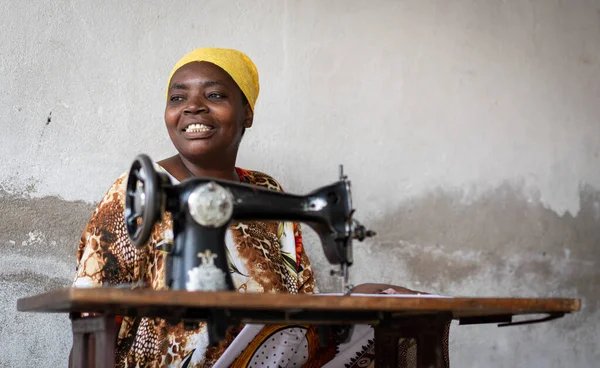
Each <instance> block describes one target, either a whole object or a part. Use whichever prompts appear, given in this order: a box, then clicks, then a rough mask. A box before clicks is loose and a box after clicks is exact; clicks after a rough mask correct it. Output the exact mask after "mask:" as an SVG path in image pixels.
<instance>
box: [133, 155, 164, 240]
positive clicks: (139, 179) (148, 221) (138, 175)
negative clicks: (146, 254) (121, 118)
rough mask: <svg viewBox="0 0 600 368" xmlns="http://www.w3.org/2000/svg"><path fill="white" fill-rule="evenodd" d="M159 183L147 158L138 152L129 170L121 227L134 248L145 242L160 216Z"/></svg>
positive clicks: (157, 176)
mask: <svg viewBox="0 0 600 368" xmlns="http://www.w3.org/2000/svg"><path fill="white" fill-rule="evenodd" d="M160 184H161V181H160V178H159V175H158V174H157V172H156V170H154V165H153V164H152V161H151V160H150V157H148V156H146V155H144V154H141V155H138V156H137V157H136V158H135V160H134V161H133V164H132V165H131V169H130V170H129V176H128V177H127V187H126V188H127V189H126V193H125V226H126V227H127V233H128V234H129V239H130V240H131V242H132V243H133V245H135V246H136V247H143V246H144V245H145V244H146V242H147V241H148V239H149V238H150V234H151V232H152V228H153V227H154V224H155V223H156V222H157V221H158V220H159V219H160V217H161V202H162V201H161V198H162V188H161V187H160Z"/></svg>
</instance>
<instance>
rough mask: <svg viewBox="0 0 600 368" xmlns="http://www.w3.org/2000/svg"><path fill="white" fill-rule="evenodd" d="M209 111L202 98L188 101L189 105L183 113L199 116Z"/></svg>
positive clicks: (193, 98)
mask: <svg viewBox="0 0 600 368" xmlns="http://www.w3.org/2000/svg"><path fill="white" fill-rule="evenodd" d="M207 110H208V109H207V107H206V104H205V103H204V101H203V100H202V98H201V97H192V98H189V99H188V103H187V104H186V105H185V108H184V110H183V112H184V113H187V114H198V113H200V112H206V111H207Z"/></svg>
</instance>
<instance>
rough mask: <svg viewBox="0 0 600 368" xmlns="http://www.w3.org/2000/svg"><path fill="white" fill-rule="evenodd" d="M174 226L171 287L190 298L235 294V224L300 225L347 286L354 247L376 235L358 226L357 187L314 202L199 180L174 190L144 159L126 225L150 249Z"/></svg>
mask: <svg viewBox="0 0 600 368" xmlns="http://www.w3.org/2000/svg"><path fill="white" fill-rule="evenodd" d="M165 211H169V212H170V213H171V217H172V219H173V236H174V244H173V246H172V247H169V248H168V249H163V250H165V251H167V252H168V253H169V257H168V258H170V260H171V261H172V263H168V264H170V266H169V267H168V269H167V279H168V285H169V286H170V287H171V288H172V289H180V290H181V289H185V290H204V291H208V290H234V287H233V284H232V281H231V277H230V275H229V268H228V264H227V258H226V257H227V256H226V247H225V232H226V230H227V227H228V225H229V224H230V223H231V221H234V220H235V221H244V220H280V221H297V222H302V223H305V224H307V225H309V226H311V227H312V228H313V229H314V230H315V231H316V232H317V234H318V235H319V238H320V240H321V244H322V247H323V251H324V253H325V256H326V258H327V260H328V261H329V262H330V263H331V264H334V265H340V274H341V276H342V277H343V279H344V285H345V284H346V283H347V281H348V266H350V265H351V264H352V262H353V257H352V240H353V239H358V240H360V241H362V240H363V239H364V238H366V237H369V236H373V235H375V233H374V232H372V231H369V230H366V229H365V227H364V226H362V225H361V224H359V223H358V222H357V221H356V220H354V219H353V216H352V215H353V213H354V210H353V209H352V199H351V193H350V182H349V181H348V179H347V177H346V176H344V174H343V171H342V170H341V169H340V180H339V181H337V182H335V183H333V184H331V185H328V186H325V187H321V188H319V189H317V190H315V191H313V192H311V193H309V194H306V195H293V194H286V193H282V192H277V191H272V190H266V189H262V188H258V187H255V186H250V185H247V184H243V183H235V182H229V181H223V180H215V179H211V178H202V177H197V178H191V179H188V180H185V181H183V182H181V183H179V184H177V185H173V184H172V183H171V181H170V179H169V177H168V176H167V175H166V174H164V173H161V172H157V171H156V170H155V169H154V165H153V164H152V161H151V160H150V158H148V156H145V155H140V156H138V157H137V158H136V160H135V161H134V163H133V165H132V166H131V170H130V172H129V177H128V180H127V193H126V200H125V222H126V227H127V231H128V233H129V236H130V239H131V242H132V243H133V244H134V245H136V246H138V247H142V246H144V244H146V242H147V241H148V239H149V237H150V233H151V231H152V228H153V227H154V224H155V223H156V222H157V221H159V220H160V219H161V218H162V216H163V214H164V212H165Z"/></svg>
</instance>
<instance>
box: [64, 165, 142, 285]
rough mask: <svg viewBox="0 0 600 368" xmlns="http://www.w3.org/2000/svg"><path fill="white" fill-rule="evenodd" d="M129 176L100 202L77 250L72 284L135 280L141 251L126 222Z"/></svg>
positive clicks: (112, 282) (101, 283)
mask: <svg viewBox="0 0 600 368" xmlns="http://www.w3.org/2000/svg"><path fill="white" fill-rule="evenodd" d="M125 183H126V176H125V174H124V175H122V176H120V177H119V178H118V179H117V180H116V181H115V182H114V183H113V185H112V186H111V188H110V189H109V190H108V192H107V193H106V195H105V196H104V198H103V199H102V200H101V201H100V203H99V204H98V206H97V207H96V210H95V211H94V213H93V215H92V218H91V219H90V221H89V222H88V224H87V226H86V227H85V229H84V231H83V234H82V235H81V240H80V241H79V247H78V250H77V272H76V276H75V280H74V281H73V287H97V286H102V285H105V284H106V285H116V284H124V283H132V282H134V281H135V280H134V278H135V273H136V272H135V271H134V270H135V268H136V267H135V260H136V259H139V255H138V254H137V253H139V252H140V251H139V250H138V249H136V247H134V246H133V245H132V244H131V242H130V241H129V237H128V235H127V231H126V229H125V222H124V213H125V212H124V208H125V206H124V203H125V202H124V190H125Z"/></svg>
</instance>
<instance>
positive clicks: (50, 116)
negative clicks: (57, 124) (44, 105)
mask: <svg viewBox="0 0 600 368" xmlns="http://www.w3.org/2000/svg"><path fill="white" fill-rule="evenodd" d="M51 121H52V111H50V114H48V119H46V125H48V124H50V122H51Z"/></svg>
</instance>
